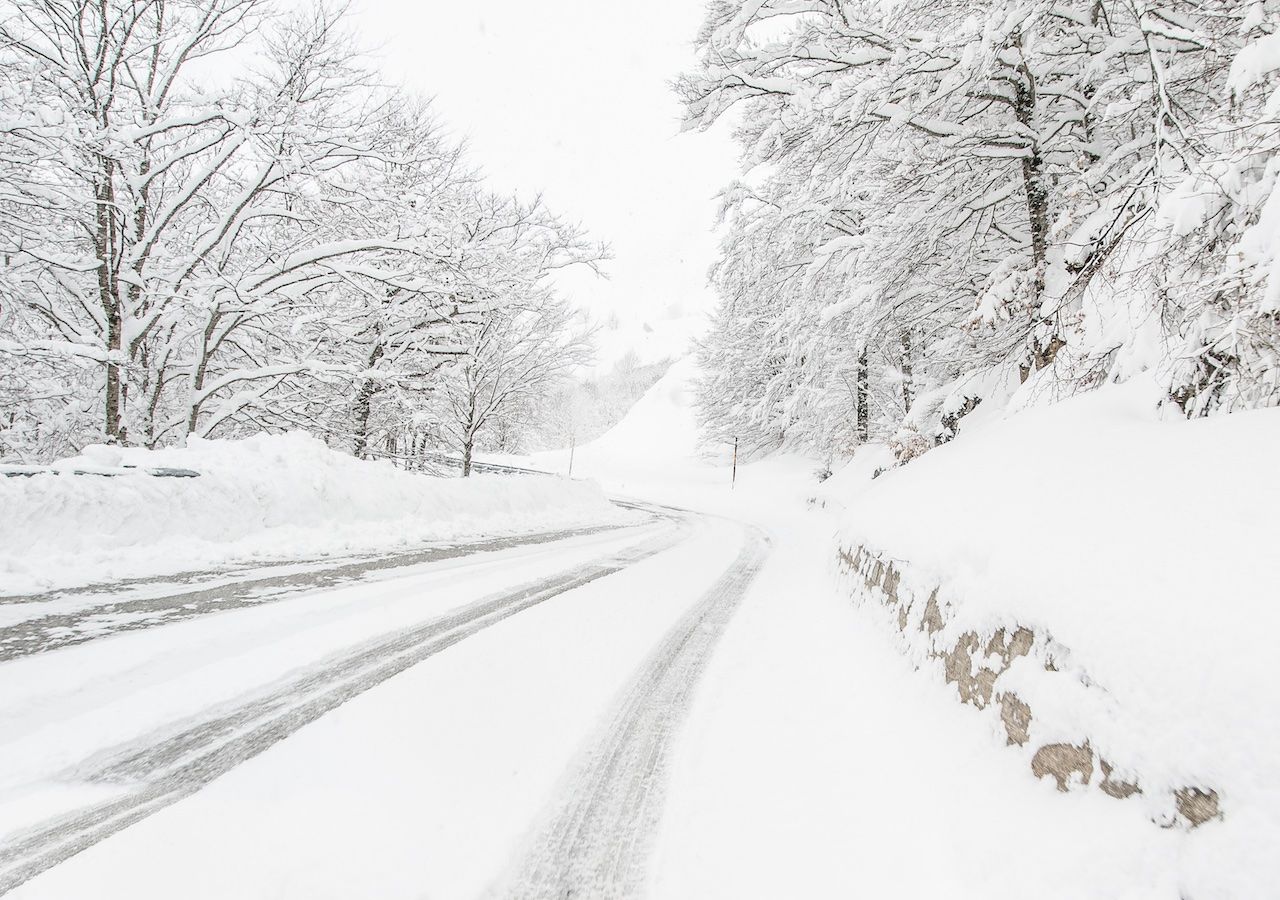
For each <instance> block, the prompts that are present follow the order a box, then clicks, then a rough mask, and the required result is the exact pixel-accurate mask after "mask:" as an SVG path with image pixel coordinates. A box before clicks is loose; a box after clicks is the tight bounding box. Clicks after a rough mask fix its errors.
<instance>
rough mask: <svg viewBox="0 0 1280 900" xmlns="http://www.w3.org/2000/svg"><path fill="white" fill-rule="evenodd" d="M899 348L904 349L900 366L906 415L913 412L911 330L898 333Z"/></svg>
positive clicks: (903, 411) (903, 404) (903, 409)
mask: <svg viewBox="0 0 1280 900" xmlns="http://www.w3.org/2000/svg"><path fill="white" fill-rule="evenodd" d="M898 349H899V350H901V351H902V361H901V363H900V364H899V368H900V369H901V370H902V414H903V415H904V416H905V415H906V414H907V413H909V412H911V401H912V399H913V398H912V396H911V377H912V374H913V373H912V371H911V368H912V367H911V332H909V331H907V330H905V329H904V330H902V331H901V332H899V333H898Z"/></svg>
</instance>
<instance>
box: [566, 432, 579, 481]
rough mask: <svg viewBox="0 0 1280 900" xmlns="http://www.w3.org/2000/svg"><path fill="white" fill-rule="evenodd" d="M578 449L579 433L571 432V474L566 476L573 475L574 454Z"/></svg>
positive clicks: (570, 476)
mask: <svg viewBox="0 0 1280 900" xmlns="http://www.w3.org/2000/svg"><path fill="white" fill-rule="evenodd" d="M577 449H578V435H577V434H571V435H569V474H568V475H566V476H565V477H566V478H572V477H573V454H574V451H575V450H577Z"/></svg>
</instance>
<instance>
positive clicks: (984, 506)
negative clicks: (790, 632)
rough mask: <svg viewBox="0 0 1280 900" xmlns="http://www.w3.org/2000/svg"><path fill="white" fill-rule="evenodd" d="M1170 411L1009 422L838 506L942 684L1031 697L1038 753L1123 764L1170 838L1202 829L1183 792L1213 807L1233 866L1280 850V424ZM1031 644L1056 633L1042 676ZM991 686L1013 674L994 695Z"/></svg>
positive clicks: (1109, 399)
mask: <svg viewBox="0 0 1280 900" xmlns="http://www.w3.org/2000/svg"><path fill="white" fill-rule="evenodd" d="M1156 393H1158V388H1157V387H1156V386H1155V385H1154V384H1153V383H1151V382H1144V381H1141V380H1139V381H1135V382H1130V383H1128V384H1126V385H1120V386H1114V387H1109V388H1105V389H1102V390H1099V391H1097V392H1095V393H1092V394H1088V395H1085V396H1082V397H1078V398H1075V399H1072V400H1068V401H1065V402H1062V403H1060V404H1057V405H1055V406H1052V407H1047V408H1033V409H1028V410H1025V411H1022V412H1020V413H1015V414H1011V415H1008V416H1007V417H1005V418H1003V419H995V420H994V421H991V420H989V421H986V422H984V423H982V425H981V427H977V428H974V427H970V428H966V429H964V430H962V432H961V434H960V436H959V437H957V438H956V439H955V440H954V441H952V442H951V443H949V444H946V445H944V446H942V447H940V448H937V449H935V450H933V451H931V452H929V453H927V454H926V455H924V456H923V457H921V458H919V459H917V460H915V461H913V462H911V463H910V464H908V465H906V466H904V467H901V468H897V469H892V470H889V471H885V472H883V473H882V474H880V475H879V477H876V478H874V479H873V478H871V474H872V471H874V468H878V467H879V466H878V465H873V463H877V464H878V463H884V462H888V461H889V460H886V459H885V457H884V456H883V455H882V454H881V453H878V452H877V450H876V449H875V448H868V452H867V453H866V454H865V456H866V459H862V460H855V462H854V463H853V464H851V465H850V466H849V467H848V468H847V469H846V470H845V471H843V472H841V473H839V474H838V475H836V476H835V477H833V478H832V479H831V480H830V482H828V484H827V485H825V486H824V488H823V490H822V492H821V493H822V497H823V499H824V500H825V501H826V502H827V503H828V505H843V506H844V507H845V511H844V513H843V515H844V522H843V527H842V531H841V535H840V544H841V547H842V548H843V550H844V553H845V554H846V556H845V561H844V567H845V569H846V571H856V573H857V574H858V575H860V576H861V581H859V582H858V584H857V585H856V586H857V588H858V589H859V590H860V591H861V590H862V586H863V585H862V583H861V582H862V581H865V582H866V588H868V589H869V592H870V593H871V594H873V595H875V596H877V597H878V599H880V600H881V601H883V602H885V603H886V604H889V605H893V604H897V605H898V609H897V610H896V611H895V616H896V617H898V621H897V622H896V623H895V624H897V625H898V628H899V629H900V631H901V633H902V635H903V637H904V640H905V641H906V642H907V644H908V646H909V647H910V649H911V652H913V653H914V654H916V655H917V657H918V659H919V660H920V662H921V663H922V664H924V663H925V662H926V660H928V659H929V658H932V661H936V662H937V664H938V665H939V666H940V667H942V668H944V669H945V671H946V675H947V679H948V680H949V681H956V682H957V683H958V686H959V689H960V693H961V696H962V698H964V699H966V700H967V701H969V702H976V705H980V706H986V705H990V706H992V707H993V709H994V708H995V707H996V706H998V705H999V697H1000V691H1002V690H1011V691H1012V690H1016V691H1017V694H1018V696H1019V697H1021V698H1022V699H1023V700H1026V701H1028V702H1029V704H1030V708H1031V710H1032V716H1031V721H1030V726H1029V732H1030V734H1029V737H1030V740H1029V741H1026V743H1027V747H1026V750H1027V752H1028V753H1030V752H1031V751H1032V750H1033V749H1034V748H1036V747H1043V746H1046V745H1056V746H1059V747H1063V748H1065V747H1069V746H1075V747H1081V746H1085V747H1087V748H1088V750H1087V751H1086V754H1087V753H1089V752H1091V753H1092V754H1093V756H1094V759H1095V760H1099V761H1100V760H1109V764H1110V763H1119V764H1122V765H1123V766H1124V767H1125V770H1126V771H1125V772H1124V773H1123V775H1122V776H1116V777H1115V778H1113V779H1112V784H1111V785H1110V787H1116V788H1117V791H1118V793H1126V789H1125V788H1123V787H1117V786H1118V785H1129V784H1132V783H1134V782H1136V783H1137V784H1138V785H1139V786H1140V788H1141V790H1142V794H1141V795H1140V797H1141V801H1142V802H1145V803H1147V804H1148V805H1149V806H1150V811H1151V813H1152V817H1153V818H1155V819H1156V820H1157V821H1162V822H1165V823H1167V822H1169V821H1170V820H1171V817H1172V816H1174V815H1176V814H1177V813H1178V812H1180V811H1181V812H1183V813H1184V815H1185V811H1183V810H1181V809H1180V805H1179V803H1180V802H1175V800H1174V799H1173V798H1174V797H1175V796H1176V792H1177V791H1178V790H1179V789H1180V788H1185V787H1186V786H1188V785H1200V784H1203V785H1206V786H1209V787H1211V788H1212V789H1213V790H1214V791H1216V792H1217V793H1218V794H1220V798H1219V799H1220V800H1221V811H1222V813H1223V818H1222V821H1220V822H1219V821H1217V819H1216V817H1215V819H1214V822H1213V823H1212V824H1213V826H1214V828H1217V829H1220V830H1219V831H1216V832H1214V833H1215V836H1214V837H1213V838H1208V837H1206V838H1205V840H1212V841H1213V842H1214V843H1215V844H1217V845H1219V847H1218V849H1219V851H1221V852H1226V851H1225V850H1223V847H1225V846H1226V845H1231V846H1234V847H1235V848H1236V851H1235V853H1234V854H1229V856H1232V858H1234V856H1235V855H1236V854H1246V855H1247V854H1248V853H1250V852H1251V851H1250V850H1249V848H1250V847H1252V848H1254V850H1257V849H1258V848H1259V847H1260V846H1261V845H1260V844H1259V843H1258V842H1259V841H1260V840H1263V838H1262V836H1263V835H1265V836H1266V838H1265V839H1266V840H1271V841H1274V842H1275V843H1280V797H1277V795H1276V794H1275V787H1274V786H1275V785H1276V784H1280V762H1278V761H1277V759H1276V757H1275V753H1274V750H1275V748H1276V747H1278V746H1280V682H1278V681H1277V679H1276V678H1275V676H1274V671H1273V664H1272V660H1273V659H1274V658H1275V641H1276V636H1277V634H1280V605H1278V604H1276V602H1275V595H1276V590H1277V588H1276V586H1277V585H1278V584H1280V553H1277V550H1276V547H1277V539H1278V538H1280V520H1278V519H1277V510H1280V468H1278V467H1277V466H1276V465H1275V458H1274V454H1275V448H1276V447H1277V446H1280V410H1274V409H1273V410H1258V411H1252V412H1242V413H1237V414H1233V415H1230V416H1223V417H1218V418H1213V419H1198V420H1194V421H1186V420H1183V419H1181V418H1177V419H1170V420H1166V421H1161V420H1159V419H1158V418H1157V417H1156V415H1155V414H1154V413H1152V412H1151V410H1152V409H1154V408H1155V405H1156V404H1155V402H1154V400H1155V394H1156ZM868 460H870V461H871V462H869V461H868ZM859 550H860V551H861V555H859ZM1019 628H1023V629H1027V630H1030V631H1031V632H1033V633H1034V634H1035V635H1036V639H1035V640H1036V647H1035V649H1034V650H1033V651H1032V652H1031V653H1030V654H1028V655H1025V656H1022V657H1021V658H1019V653H1020V652H1021V653H1025V651H1026V648H1025V647H1019V648H1016V649H1015V648H1014V647H1013V646H1012V643H1018V642H1019V641H1020V640H1021V638H1019V641H1012V643H1011V640H1012V639H1013V638H1014V637H1015V635H1017V630H1018V629H1019ZM1001 629H1003V631H1001ZM935 632H937V633H936V634H935ZM1024 637H1025V635H1024ZM971 667H972V668H971ZM980 668H988V669H989V670H991V671H993V672H998V673H1000V675H999V681H997V682H996V687H995V697H991V696H989V695H990V694H991V693H992V690H991V687H990V685H989V684H987V685H985V686H984V685H983V684H980V683H978V682H977V681H975V680H974V679H973V678H972V675H971V673H972V672H976V671H979V670H980ZM1046 668H1052V669H1053V670H1055V672H1058V673H1065V677H1058V676H1055V677H1054V678H1052V679H1046V677H1045V669H1046ZM984 677H986V676H984ZM1050 682H1052V683H1050ZM966 692H969V693H971V694H973V695H974V697H977V700H976V701H975V699H974V697H971V696H966ZM984 692H985V694H986V695H988V696H985V697H980V696H977V695H980V694H983V693H984ZM1000 714H1001V715H1002V716H1007V711H1005V710H1003V709H1002V710H1000ZM1014 718H1015V719H1016V718H1017V716H1016V715H1015V716H1014ZM998 725H999V723H997V727H998ZM1005 725H1006V728H1002V729H1000V733H1001V735H1002V736H1003V734H1004V732H1005V730H1006V729H1007V730H1008V731H1009V740H1010V743H1023V742H1024V741H1021V740H1015V736H1017V737H1025V736H1024V735H1020V734H1018V733H1017V732H1018V730H1019V729H1021V728H1022V725H1021V724H1019V723H1016V722H1015V723H1014V725H1016V726H1017V727H1016V728H1015V727H1013V726H1011V725H1010V724H1009V721H1008V719H1007V718H1006V720H1005ZM1063 752H1067V751H1065V750H1064V751H1063ZM1086 762H1087V761H1086V760H1081V759H1075V760H1070V761H1069V763H1070V765H1069V766H1068V768H1070V767H1071V766H1076V767H1077V768H1079V769H1081V771H1078V772H1075V773H1074V774H1073V776H1072V777H1073V778H1077V780H1086V781H1088V780H1089V777H1088V776H1087V775H1086V774H1085V772H1084V771H1083V769H1084V768H1085V763H1086ZM1042 763H1043V760H1042ZM1077 764H1078V765H1077ZM1105 768H1106V767H1102V766H1100V765H1096V764H1095V765H1094V766H1093V773H1092V781H1091V782H1090V783H1091V784H1093V785H1095V786H1097V785H1099V784H1100V783H1102V781H1103V778H1104V775H1105ZM1103 789H1104V790H1108V786H1107V785H1104V786H1103ZM1108 792H1111V791H1110V790H1108ZM1175 807H1177V808H1175ZM1193 822H1194V818H1193ZM1210 830H1212V829H1210ZM1264 855H1265V854H1264ZM1238 861H1239V862H1240V863H1241V865H1242V866H1243V865H1244V864H1245V862H1246V860H1245V859H1244V858H1243V857H1241V858H1240V859H1239V860H1238ZM1255 862H1256V860H1255ZM1218 865H1221V861H1219V863H1218ZM1249 870H1251V871H1253V872H1254V873H1255V874H1257V868H1256V865H1255V866H1253V867H1252V868H1251V869H1249ZM1241 871H1242V872H1244V871H1246V869H1242V870H1241ZM1275 874H1277V875H1280V872H1277V873H1275ZM1244 895H1245V894H1241V896H1244Z"/></svg>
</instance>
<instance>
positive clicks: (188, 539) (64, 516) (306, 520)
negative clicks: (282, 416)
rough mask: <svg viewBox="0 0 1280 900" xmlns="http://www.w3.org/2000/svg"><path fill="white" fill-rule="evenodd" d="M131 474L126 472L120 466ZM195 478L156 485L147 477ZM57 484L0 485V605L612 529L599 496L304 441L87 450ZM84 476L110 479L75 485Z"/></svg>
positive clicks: (571, 486) (549, 481) (585, 487)
mask: <svg viewBox="0 0 1280 900" xmlns="http://www.w3.org/2000/svg"><path fill="white" fill-rule="evenodd" d="M129 465H132V466H138V467H139V469H138V470H122V469H121V468H120V467H121V466H129ZM155 467H172V468H183V469H191V470H194V471H197V472H199V473H200V477H198V478H156V477H152V476H150V475H148V474H145V472H143V471H141V470H142V469H145V468H155ZM55 468H59V469H62V470H63V471H62V472H60V473H57V474H54V473H44V474H38V475H33V476H30V477H8V478H0V593H24V592H30V591H36V590H41V589H49V588H54V587H65V586H71V585H75V584H83V583H89V582H96V581H106V580H112V579H119V578H130V577H139V576H150V575H157V574H171V573H175V572H180V571H188V570H194V569H202V568H209V567H216V566H221V565H225V564H228V563H244V562H251V561H266V560H275V559H294V558H299V557H312V556H324V555H332V554H346V553H366V552H386V551H394V550H397V549H402V548H404V547H407V546H412V545H415V544H419V543H422V542H425V541H440V540H455V539H463V538H471V537H478V536H490V535H495V534H511V533H517V532H523V531H534V530H548V529H558V528H567V527H573V526H580V525H587V524H594V523H603V522H607V521H620V520H622V519H623V518H625V517H626V516H627V515H628V514H626V513H623V512H621V511H620V510H618V508H617V507H614V506H612V505H611V504H610V503H609V502H608V501H607V500H606V499H605V497H604V495H603V494H602V493H601V492H600V490H599V489H598V488H597V487H595V486H594V485H590V484H583V483H575V482H567V481H564V480H562V479H559V478H551V477H545V478H544V477H510V476H476V477H473V478H469V479H465V480H464V479H460V478H434V477H430V476H427V475H422V474H418V473H412V472H405V471H402V470H400V469H397V468H396V467H394V466H392V465H391V464H390V463H384V462H366V461H362V460H357V459H354V458H352V457H350V456H347V455H346V454H343V453H338V452H335V451H333V450H330V449H329V448H328V447H326V446H325V444H324V443H323V442H321V441H318V440H316V439H315V438H312V437H309V436H307V435H304V434H301V433H293V434H284V435H260V436H257V437H252V438H248V439H246V440H242V441H224V440H212V441H204V440H193V441H192V442H191V445H190V446H189V447H188V448H186V449H172V450H142V449H124V450H115V449H110V448H105V447H104V448H90V450H89V451H88V452H87V455H86V456H84V457H81V458H77V459H74V460H67V461H64V463H62V464H60V465H58V466H56V467H55ZM77 468H78V469H80V470H81V471H84V470H90V471H95V470H96V471H112V472H116V473H118V474H115V475H114V476H113V477H104V476H103V475H74V474H71V471H70V470H71V469H77Z"/></svg>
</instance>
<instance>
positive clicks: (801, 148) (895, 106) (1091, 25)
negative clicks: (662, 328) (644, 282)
mask: <svg viewBox="0 0 1280 900" xmlns="http://www.w3.org/2000/svg"><path fill="white" fill-rule="evenodd" d="M1278 26H1280V3H1276V2H1274V0H1266V2H1263V0H1160V2H1147V0H979V2H973V0H963V2H957V0H900V2H895V3H883V2H880V0H718V2H715V3H713V4H712V5H711V7H710V10H709V13H708V17H707V19H706V22H705V25H704V27H703V29H702V31H701V34H700V35H699V38H698V46H699V53H700V65H699V67H698V69H697V70H696V71H694V72H692V73H690V74H688V75H686V76H684V77H683V78H681V79H680V81H679V82H678V84H677V89H678V90H679V92H680V94H681V97H682V99H683V100H684V102H685V105H686V110H687V120H686V126H687V127H689V128H709V127H711V126H712V125H713V124H714V123H716V122H717V121H718V120H721V119H727V120H728V121H730V122H731V123H732V125H733V128H734V130H735V131H734V133H735V136H736V138H737V141H738V143H739V145H740V148H741V153H742V165H743V169H744V173H745V174H744V176H743V178H742V179H741V180H740V181H738V182H736V183H734V184H733V185H732V186H730V187H729V188H728V189H727V190H726V191H725V192H724V194H723V216H724V222H725V236H724V240H723V245H722V249H721V254H720V258H719V261H718V263H717V264H716V266H715V269H714V272H713V280H714V283H715V286H716V288H717V289H718V291H719V294H720V306H719V308H718V311H717V313H716V317H715V321H714V325H713V330H712V332H711V333H710V335H709V336H708V337H707V338H706V340H705V341H704V343H703V346H702V349H701V361H702V365H703V368H704V370H705V372H706V375H705V377H704V380H703V382H702V384H701V396H700V405H701V409H702V413H703V418H704V421H705V424H706V425H707V426H708V428H709V429H710V431H711V436H712V437H716V438H720V439H725V440H731V439H733V438H734V437H739V438H741V439H742V441H743V442H744V445H746V446H749V447H752V448H758V449H769V448H775V447H778V446H784V445H795V446H802V447H807V448H816V449H819V450H821V451H824V452H827V453H844V452H848V451H849V450H850V449H852V448H853V447H854V446H856V445H857V444H858V443H860V442H862V441H866V440H868V439H887V440H889V441H890V442H891V444H892V445H893V447H894V449H895V451H896V452H897V454H898V456H899V458H900V459H905V458H910V457H911V456H913V455H916V454H918V453H920V452H923V451H924V450H926V449H928V448H929V447H931V446H934V445H935V444H936V443H938V442H940V441H944V440H946V439H947V438H949V437H950V436H952V435H953V434H954V429H955V428H956V426H957V423H958V421H959V419H960V418H962V417H963V416H964V415H966V414H967V413H969V412H970V411H972V410H973V409H974V408H976V407H977V406H978V405H979V404H981V403H987V404H1002V403H1007V402H1010V401H1011V399H1012V400H1016V402H1034V400H1035V399H1036V398H1037V397H1042V396H1054V397H1058V396H1063V395H1066V394H1070V393H1074V392H1079V391H1083V390H1089V389H1091V388H1093V387H1096V386H1098V385H1101V384H1104V383H1106V382H1109V381H1116V380H1124V379H1126V378H1128V377H1130V376H1132V375H1134V374H1135V373H1138V372H1147V373H1151V374H1153V375H1154V376H1155V377H1156V378H1158V379H1159V380H1160V382H1161V385H1162V388H1163V390H1164V395H1165V397H1166V398H1167V400H1166V405H1167V406H1168V407H1169V409H1170V410H1172V411H1173V412H1174V413H1175V414H1179V415H1186V416H1188V417H1198V416H1205V415H1211V414H1214V413H1217V412H1222V411H1230V410H1235V409H1241V408H1250V407H1258V406H1270V405H1275V404H1277V403H1280V359H1278V358H1277V351H1278V350H1280V273H1273V269H1274V267H1276V266H1277V265H1280V261H1278V260H1277V259H1276V240H1275V237H1276V233H1277V228H1278V227H1280V191H1278V190H1277V189H1276V176H1277V172H1278V171H1280V158H1278V157H1277V150H1280V126H1278V124H1277V113H1278V112H1280V92H1277V90H1276V88H1277V85H1278V84H1280V78H1277V72H1278V71H1280V27H1278Z"/></svg>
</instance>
